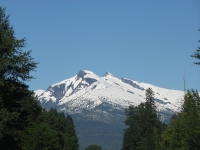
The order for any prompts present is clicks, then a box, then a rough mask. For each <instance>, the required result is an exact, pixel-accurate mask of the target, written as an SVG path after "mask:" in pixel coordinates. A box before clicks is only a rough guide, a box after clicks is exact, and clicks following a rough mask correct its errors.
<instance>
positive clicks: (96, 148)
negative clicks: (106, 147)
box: [85, 145, 102, 150]
mask: <svg viewBox="0 0 200 150" xmlns="http://www.w3.org/2000/svg"><path fill="white" fill-rule="evenodd" d="M85 150H102V148H101V146H98V145H89V146H88V147H87V148H86V149H85Z"/></svg>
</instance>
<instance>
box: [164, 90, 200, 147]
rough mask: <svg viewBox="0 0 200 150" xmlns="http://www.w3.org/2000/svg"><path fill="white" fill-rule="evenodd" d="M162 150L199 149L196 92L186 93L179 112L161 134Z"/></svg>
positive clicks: (199, 112)
mask: <svg viewBox="0 0 200 150" xmlns="http://www.w3.org/2000/svg"><path fill="white" fill-rule="evenodd" d="M162 139H163V141H162V143H161V144H162V148H163V149H169V150H173V149H192V150H199V149H200V143H199V141H200V97H199V93H198V92H197V91H194V90H192V91H188V92H187V93H186V94H185V96H184V103H183V105H182V109H181V111H180V112H178V113H177V115H175V116H174V117H173V118H172V119H171V122H170V125H169V127H168V128H167V129H166V130H165V131H164V132H163V133H162Z"/></svg>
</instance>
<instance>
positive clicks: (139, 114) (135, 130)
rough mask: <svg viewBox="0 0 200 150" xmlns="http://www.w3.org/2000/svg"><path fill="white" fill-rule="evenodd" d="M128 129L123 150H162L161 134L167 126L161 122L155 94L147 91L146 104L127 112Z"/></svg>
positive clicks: (133, 107)
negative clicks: (160, 143)
mask: <svg viewBox="0 0 200 150" xmlns="http://www.w3.org/2000/svg"><path fill="white" fill-rule="evenodd" d="M125 113H126V117H127V119H126V120H125V124H126V125H127V126H128V128H127V129H126V130H125V132H124V139H123V146H122V150H144V149H149V150H151V149H160V145H159V142H160V140H161V132H162V130H163V128H164V127H165V124H164V123H162V122H161V121H160V120H159V116H158V112H157V110H156V106H155V102H154V92H153V91H152V89H151V88H148V89H147V90H146V102H145V103H141V104H139V105H138V106H129V108H128V109H126V110H125Z"/></svg>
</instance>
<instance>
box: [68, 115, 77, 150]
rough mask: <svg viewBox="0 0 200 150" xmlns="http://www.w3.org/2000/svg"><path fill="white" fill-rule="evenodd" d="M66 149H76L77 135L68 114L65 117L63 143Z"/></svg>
mask: <svg viewBox="0 0 200 150" xmlns="http://www.w3.org/2000/svg"><path fill="white" fill-rule="evenodd" d="M65 149H66V150H72V149H73V150H78V149H79V144H78V137H77V135H76V132H75V126H74V123H73V119H72V117H71V116H70V115H68V116H67V117H66V143H65Z"/></svg>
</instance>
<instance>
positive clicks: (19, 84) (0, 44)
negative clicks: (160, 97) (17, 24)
mask: <svg viewBox="0 0 200 150" xmlns="http://www.w3.org/2000/svg"><path fill="white" fill-rule="evenodd" d="M25 42H26V39H25V38H23V39H17V38H16V37H15V32H14V30H13V27H12V26H11V25H10V22H9V15H8V16H7V15H6V13H5V8H2V7H0V149H2V150H36V149H40V150H60V149H62V150H78V149H79V144H78V138H77V135H76V132H75V126H74V124H73V119H72V117H71V116H70V115H68V116H65V115H64V113H61V112H57V110H55V109H50V110H49V111H47V110H45V109H43V108H42V107H41V106H40V103H39V101H38V100H37V97H35V95H34V92H33V91H31V90H29V86H28V85H27V84H26V82H27V81H29V80H31V79H33V76H31V75H30V72H31V71H35V69H36V67H37V64H38V63H37V62H35V61H34V59H33V58H32V57H31V56H30V53H31V51H23V50H22V49H23V48H24V47H25V45H26V44H25ZM191 56H192V57H194V58H197V59H200V47H198V49H197V51H196V52H195V53H194V55H191ZM196 64H198V65H199V64H200V63H199V62H196ZM125 114H126V120H125V124H126V125H127V129H125V131H124V138H123V145H122V150H161V149H162V150H165V149H166V150H175V149H177V150H178V149H193V150H197V149H200V142H199V141H200V97H199V93H198V92H197V91H194V90H190V91H187V93H186V94H185V95H184V101H183V105H182V108H181V110H180V112H178V113H176V114H175V115H174V116H173V117H172V119H171V121H170V124H169V125H167V124H165V123H163V122H162V121H161V120H160V116H159V112H158V110H157V107H156V105H155V101H154V92H153V91H152V89H151V88H148V89H147V90H146V101H145V102H144V103H141V104H139V105H138V106H129V107H128V108H127V109H126V110H125ZM86 149H87V150H89V149H90V150H95V149H96V150H100V149H101V147H100V146H97V145H90V146H88V147H87V148H86Z"/></svg>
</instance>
